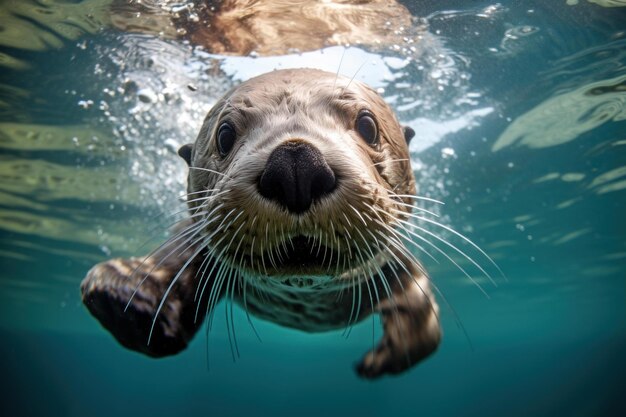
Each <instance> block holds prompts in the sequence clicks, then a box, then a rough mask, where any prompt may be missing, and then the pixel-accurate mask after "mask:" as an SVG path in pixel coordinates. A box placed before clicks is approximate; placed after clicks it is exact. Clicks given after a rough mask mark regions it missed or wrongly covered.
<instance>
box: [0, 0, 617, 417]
mask: <svg viewBox="0 0 626 417" xmlns="http://www.w3.org/2000/svg"><path fill="white" fill-rule="evenodd" d="M289 68H314V69H319V70H324V71H328V72H330V73H332V74H337V77H338V78H339V76H343V77H345V79H347V80H355V81H356V82H363V83H365V84H367V85H369V86H371V87H372V88H373V89H374V90H375V91H376V92H378V93H379V94H380V95H381V96H382V97H383V98H384V100H385V102H386V103H388V105H389V106H390V107H391V109H393V111H394V112H395V114H396V116H397V118H398V120H399V122H400V124H401V125H402V126H406V127H408V128H410V129H412V130H413V131H414V132H415V136H414V137H413V138H412V139H411V141H410V143H409V151H410V164H411V168H412V170H413V173H414V175H415V180H416V186H417V193H418V196H420V197H419V199H417V198H416V199H415V200H413V201H412V203H415V206H416V207H415V210H414V212H413V215H412V216H411V217H410V219H409V220H408V221H407V223H412V224H413V226H408V224H407V226H406V227H411V229H403V230H405V231H406V230H413V231H415V232H413V234H412V235H411V236H412V239H413V238H414V239H413V240H414V243H413V244H410V243H408V242H407V248H409V250H410V251H411V253H412V255H411V256H415V257H416V258H418V259H419V260H420V262H421V264H422V265H423V266H424V269H425V270H426V271H428V276H429V282H430V285H431V286H432V288H433V291H434V294H435V298H436V299H437V302H438V304H439V313H438V314H437V320H438V321H439V323H440V325H441V328H442V332H443V336H442V339H441V343H440V345H439V347H438V349H437V350H436V351H435V352H434V353H432V354H431V355H430V356H428V357H427V358H425V359H424V360H422V361H420V362H419V363H417V364H416V365H415V366H413V367H411V368H410V369H407V370H405V371H404V372H401V373H397V374H386V375H382V376H380V377H379V378H375V379H367V378H362V377H361V376H360V375H359V373H358V372H355V368H358V365H357V364H358V362H359V361H360V360H361V358H362V357H363V355H365V354H366V352H367V351H368V350H370V349H371V348H372V345H373V344H374V343H377V341H378V340H380V339H381V336H382V335H383V326H382V323H381V321H382V320H381V318H380V317H379V316H378V315H376V314H374V315H370V316H367V317H364V318H363V320H361V321H360V322H358V323H356V324H352V323H351V324H349V325H348V326H346V328H338V329H335V330H327V331H321V332H315V331H313V332H309V331H301V330H297V329H293V328H290V327H287V326H283V325H280V323H279V322H277V320H274V321H268V320H265V319H264V318H262V317H258V315H255V314H253V313H254V311H251V312H248V311H247V309H245V308H242V306H240V305H237V304H234V303H233V302H231V301H230V300H229V299H228V298H227V297H226V298H224V299H222V300H221V302H219V304H217V306H216V307H215V309H214V312H215V314H214V316H213V317H211V326H210V329H209V327H208V324H207V323H208V322H207V323H205V324H204V326H203V327H202V328H201V329H200V330H199V331H198V334H197V335H196V336H195V337H194V338H193V339H192V340H191V341H190V343H189V346H188V347H187V348H186V349H184V350H183V351H181V352H180V353H178V354H176V355H172V356H167V357H164V358H158V359H155V358H151V357H149V356H146V355H142V354H140V353H137V352H135V351H132V350H129V349H126V348H125V347H123V346H122V345H121V344H120V343H118V342H117V341H116V339H115V338H114V337H113V336H112V335H111V334H110V333H109V332H108V331H107V330H105V328H103V326H102V325H101V324H100V323H99V322H98V320H96V319H95V318H94V317H93V316H92V315H91V314H90V312H89V310H88V309H87V308H86V306H85V305H84V304H83V302H82V300H81V282H82V280H83V278H85V276H86V275H87V273H88V271H89V270H90V269H91V268H92V267H93V266H94V265H96V264H98V263H100V262H104V261H107V260H109V259H112V258H131V257H138V256H144V255H146V254H148V253H150V252H151V251H153V250H155V249H156V248H158V247H159V245H161V244H162V243H163V242H164V241H165V240H166V239H167V237H168V236H170V233H171V232H170V230H171V229H172V227H173V225H175V224H176V223H177V222H180V221H184V219H185V218H187V217H188V216H189V214H188V212H187V205H186V199H188V198H192V196H191V195H189V196H188V195H187V192H188V191H187V175H188V172H189V169H188V166H187V164H186V163H185V161H184V160H183V159H182V158H181V157H180V156H179V155H178V154H177V152H178V150H179V148H181V146H183V145H185V144H188V143H193V142H194V140H195V139H196V137H197V136H198V133H199V132H200V129H201V127H202V125H203V121H204V118H205V116H206V114H207V112H208V111H209V110H210V109H211V108H212V106H213V105H215V104H216V103H218V100H219V99H220V97H222V96H223V95H224V94H225V93H227V92H228V91H229V90H231V88H233V87H236V86H237V85H239V84H240V83H242V82H244V81H246V80H249V79H251V78H253V77H255V76H259V75H261V74H264V73H268V72H271V71H274V70H278V69H289ZM625 213H626V1H624V0H550V1H546V0H541V1H540V0H528V1H501V2H493V1H482V0H477V1H460V0H440V1H433V0H423V1H420V0H366V1H350V0H310V1H303V0H300V1H286V0H273V1H272V0H224V1H209V0H195V1H189V2H184V1H171V0H1V1H0V262H1V264H0V265H1V268H0V312H1V314H0V337H1V343H0V365H1V368H2V372H1V376H0V379H1V381H2V390H0V392H1V394H0V397H1V398H0V410H1V412H0V414H1V415H2V416H6V417H12V416H81V417H82V416H107V417H109V416H130V415H150V416H172V415H190V416H196V415H198V416H243V415H259V416H266V415H267V416H294V415H296V416H339V415H341V416H345V415H360V416H481V417H482V416H581V417H583V416H622V415H625V411H624V408H625V407H624V401H623V396H624V393H625V392H626V378H625V376H626V359H625V357H624V355H625V354H626V215H625ZM357 214H358V213H357ZM363 223H365V221H363ZM311 256H313V255H311ZM368 288H369V287H368ZM193 290H194V291H196V289H195V288H194V289H193ZM234 291H235V290H234V284H233V289H232V292H233V293H234ZM261 299H263V298H262V297H261ZM338 300H339V299H338ZM215 301H216V302H217V300H215ZM337 302H338V303H339V301H337ZM233 304H234V305H233ZM249 313H250V314H249ZM278 321H279V320H278ZM209 330H210V331H209ZM146 343H147V340H146Z"/></svg>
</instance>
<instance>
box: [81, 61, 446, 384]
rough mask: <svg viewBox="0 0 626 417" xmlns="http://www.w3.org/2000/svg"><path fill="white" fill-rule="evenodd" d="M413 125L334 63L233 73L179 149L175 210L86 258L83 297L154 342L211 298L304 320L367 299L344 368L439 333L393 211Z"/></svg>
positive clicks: (129, 343) (409, 351) (382, 361)
mask: <svg viewBox="0 0 626 417" xmlns="http://www.w3.org/2000/svg"><path fill="white" fill-rule="evenodd" d="M413 136H414V132H413V131H412V130H411V129H410V128H403V127H401V126H400V124H399V122H398V120H397V119H396V117H395V115H394V113H393V112H392V110H391V109H390V107H389V106H388V105H387V104H386V103H385V101H384V100H383V99H382V98H381V97H380V96H379V95H378V94H377V93H376V92H375V91H374V90H373V89H371V88H370V87H368V86H367V85H365V84H363V83H361V82H359V81H356V80H351V79H348V78H344V77H342V76H338V75H337V74H332V73H328V72H324V71H319V70H313V69H295V70H280V71H274V72H270V73H267V74H264V75H261V76H258V77H256V78H253V79H250V80H248V81H246V82H244V83H242V84H241V85H239V86H238V87H236V88H234V89H232V90H231V91H230V92H228V93H227V94H226V95H225V96H224V97H222V98H221V99H220V100H219V101H218V102H217V103H216V104H215V106H214V107H213V108H212V109H211V110H210V111H209V113H208V115H207V116H206V118H205V120H204V123H203V125H202V128H201V129H200V133H199V134H198V137H197V139H196V141H195V143H193V144H188V145H185V146H183V147H182V148H181V149H180V150H179V154H180V156H182V157H183V159H184V160H185V161H186V162H187V164H188V167H189V174H188V187H187V192H188V194H187V203H188V207H189V216H188V218H187V219H186V220H185V221H184V222H183V223H182V225H181V226H180V227H179V228H178V229H177V230H176V232H175V233H174V234H173V236H172V237H171V238H170V239H169V240H168V241H167V242H166V243H165V244H164V245H162V247H160V248H159V249H157V250H156V251H155V252H154V253H152V254H151V255H149V256H146V257H142V258H131V259H113V260H110V261H108V262H104V263H101V264H98V265H96V266H95V267H93V268H92V269H91V270H90V271H89V273H88V274H87V277H86V278H85V279H84V281H83V283H82V285H81V290H82V296H83V302H84V303H85V305H86V306H87V308H88V309H89V311H90V312H91V313H92V314H93V315H94V316H95V317H96V318H97V319H98V320H99V321H100V322H101V323H102V325H103V326H104V327H106V328H107V329H108V330H109V331H110V332H111V333H112V334H113V335H114V336H115V337H116V338H117V339H118V341H119V342H120V343H122V344H123V345H124V346H126V347H128V348H130V349H133V350H137V351H140V352H142V353H145V354H148V355H150V356H155V357H160V356H166V355H172V354H175V353H177V352H179V351H180V350H182V349H184V348H185V347H186V346H187V344H188V342H189V341H190V340H191V338H192V337H193V335H194V334H195V333H196V331H197V330H198V328H199V327H200V325H201V323H202V321H203V319H204V318H205V316H207V317H209V318H210V317H211V313H212V311H213V310H214V308H215V305H216V304H217V303H218V302H219V301H220V299H223V298H225V297H227V298H231V299H232V300H234V301H236V302H237V303H239V304H240V305H241V306H242V308H244V309H245V311H246V312H247V313H248V312H249V313H251V314H253V315H255V316H257V317H260V318H263V319H266V320H271V321H273V322H275V323H278V324H281V325H284V326H288V327H292V328H296V329H300V330H304V331H308V332H320V331H326V330H332V329H341V328H346V327H349V326H351V325H353V324H354V323H356V322H358V321H360V320H362V319H364V318H365V317H367V316H369V315H371V314H376V313H378V314H380V315H381V316H382V321H383V327H384V334H383V336H382V339H381V340H380V342H379V343H378V345H377V346H376V347H375V348H374V349H373V350H372V351H370V352H369V353H367V354H366V355H365V357H364V358H363V359H362V360H361V362H360V363H359V364H358V365H357V372H358V373H359V375H361V376H363V377H367V378H375V377H378V376H381V375H383V374H395V373H399V372H402V371H404V370H406V369H408V368H410V367H411V366H413V365H414V364H416V363H417V362H419V361H420V360H422V359H424V358H425V357H426V356H428V355H429V354H431V353H432V352H433V351H434V350H435V349H436V348H437V346H438V344H439V341H440V337H441V330H440V325H439V319H438V306H437V303H436V301H435V298H434V296H433V293H432V291H431V287H430V284H429V278H428V276H427V275H426V272H425V271H424V269H423V268H422V266H421V264H420V263H419V261H418V260H417V259H416V257H415V256H414V254H413V253H414V250H413V249H414V247H413V245H414V242H413V241H414V240H415V236H416V232H415V230H414V229H413V228H412V224H411V223H410V222H409V221H408V220H409V217H410V216H411V212H412V210H413V209H414V204H415V202H416V201H417V199H418V198H419V197H418V196H417V194H416V193H417V190H416V182H415V178H414V175H413V171H412V169H411V166H410V162H409V159H410V158H409V150H408V142H409V140H410V139H411V138H412V137H413Z"/></svg>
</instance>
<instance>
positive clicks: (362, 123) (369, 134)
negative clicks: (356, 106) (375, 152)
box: [355, 112, 378, 145]
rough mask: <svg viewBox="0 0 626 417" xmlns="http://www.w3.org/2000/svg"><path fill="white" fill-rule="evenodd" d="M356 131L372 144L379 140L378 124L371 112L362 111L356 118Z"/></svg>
mask: <svg viewBox="0 0 626 417" xmlns="http://www.w3.org/2000/svg"><path fill="white" fill-rule="evenodd" d="M355 127H356V131H357V132H359V135H361V137H362V138H363V140H365V142H367V143H369V144H370V145H374V144H375V143H376V142H377V141H378V126H377V125H376V121H375V120H374V117H373V116H372V114H371V113H370V112H362V113H361V114H359V116H358V117H357V119H356V126H355Z"/></svg>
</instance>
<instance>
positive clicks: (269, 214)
mask: <svg viewBox="0 0 626 417" xmlns="http://www.w3.org/2000/svg"><path fill="white" fill-rule="evenodd" d="M412 135H413V132H412V131H411V130H410V129H407V130H403V129H402V128H401V127H400V125H399V123H398V121H397V120H396V118H395V116H394V114H393V112H392V111H391V109H390V108H389V106H388V105H387V104H386V103H385V102H384V101H383V99H382V98H381V97H380V96H379V95H378V94H377V93H376V92H374V91H373V90H372V89H371V88H369V87H367V86H366V85H364V84H362V83H359V82H357V81H350V80H348V79H345V78H343V77H337V76H336V75H335V74H331V73H326V72H322V71H318V70H302V69H300V70H295V71H294V70H283V71H275V72H272V73H268V74H265V75H262V76H259V77H256V78H253V79H251V80H249V81H247V82H245V83H243V84H241V85H240V86H239V87H237V88H235V89H234V90H232V91H231V92H229V93H228V94H227V95H226V96H225V97H223V98H222V99H221V100H220V101H219V102H218V103H217V104H216V105H215V106H214V107H213V109H211V111H210V112H209V114H208V115H207V117H206V119H205V121H204V124H203V126H202V129H201V131H200V134H199V136H198V138H197V140H196V142H195V144H194V145H193V146H192V147H190V146H188V145H186V146H185V147H183V148H181V150H180V151H179V153H180V154H181V156H183V158H185V160H187V162H188V164H189V167H190V170H189V178H188V192H189V193H190V196H189V200H188V204H189V208H190V212H191V215H192V218H193V220H194V221H195V222H196V225H197V228H198V230H202V235H203V236H204V239H205V243H206V245H207V247H208V248H209V254H210V255H211V256H213V257H215V258H217V259H218V260H219V261H220V262H223V263H226V264H228V265H230V266H231V267H236V268H237V269H238V270H239V271H242V272H243V273H244V274H245V275H249V276H257V277H259V276H265V277H269V278H277V279H278V280H280V279H281V278H283V279H284V278H287V277H299V276H302V277H304V276H329V277H338V280H339V281H341V279H340V278H342V277H343V278H345V277H351V276H353V275H354V274H363V273H365V274H371V273H375V272H376V271H375V270H374V269H373V268H375V267H377V266H376V265H382V263H381V257H382V258H383V259H384V258H385V257H390V256H391V248H394V247H395V246H397V245H402V243H401V239H399V238H398V237H397V236H396V235H394V233H393V230H392V229H393V224H394V223H395V222H396V220H397V219H398V218H404V215H405V214H406V213H408V212H409V211H410V209H409V208H407V207H408V205H407V203H408V202H409V197H407V196H408V195H414V194H415V191H416V190H415V180H414V177H413V173H412V170H411V167H410V163H409V152H408V147H407V141H408V140H409V139H410V138H411V137H412ZM335 281H337V280H335Z"/></svg>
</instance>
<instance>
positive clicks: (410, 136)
mask: <svg viewBox="0 0 626 417" xmlns="http://www.w3.org/2000/svg"><path fill="white" fill-rule="evenodd" d="M402 131H403V132H404V139H405V140H406V143H410V142H411V139H413V136H415V130H413V129H411V128H410V127H408V126H402ZM178 153H180V151H178Z"/></svg>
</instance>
